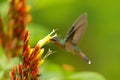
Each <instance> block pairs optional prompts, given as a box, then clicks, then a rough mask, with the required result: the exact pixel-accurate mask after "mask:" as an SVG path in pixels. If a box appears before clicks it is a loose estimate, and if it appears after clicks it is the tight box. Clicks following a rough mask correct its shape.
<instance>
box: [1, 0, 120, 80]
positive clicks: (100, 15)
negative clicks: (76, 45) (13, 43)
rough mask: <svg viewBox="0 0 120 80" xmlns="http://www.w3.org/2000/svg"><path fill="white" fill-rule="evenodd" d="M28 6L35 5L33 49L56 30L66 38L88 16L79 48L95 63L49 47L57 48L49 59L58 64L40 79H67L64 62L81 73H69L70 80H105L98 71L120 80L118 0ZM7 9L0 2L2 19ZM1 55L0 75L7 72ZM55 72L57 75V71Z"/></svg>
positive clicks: (51, 0) (45, 0)
mask: <svg viewBox="0 0 120 80" xmlns="http://www.w3.org/2000/svg"><path fill="white" fill-rule="evenodd" d="M29 3H30V4H31V5H32V6H31V7H32V10H31V14H32V16H33V17H32V18H33V19H32V23H31V24H30V25H29V26H28V29H29V30H30V35H31V37H30V44H31V45H32V46H34V45H35V44H36V43H37V41H38V40H39V39H41V38H43V37H44V36H46V35H47V34H48V33H49V32H50V31H51V30H52V29H53V28H54V29H58V30H57V33H58V35H60V36H61V37H64V36H65V33H66V32H67V30H68V29H69V28H70V26H71V25H72V23H73V22H74V20H75V19H76V18H77V17H78V16H79V15H80V14H81V13H83V12H87V13H88V28H87V31H86V33H85V35H84V37H83V39H82V40H81V43H80V48H81V50H82V51H83V52H84V53H85V54H86V55H87V56H89V58H90V59H91V61H92V64H91V65H87V64H85V63H84V62H83V61H81V60H80V59H78V57H77V56H75V55H72V54H68V53H66V52H65V51H63V50H61V49H59V48H57V47H55V46H51V47H50V48H51V49H55V51H56V53H55V54H54V55H52V56H50V58H49V59H50V60H51V61H52V62H53V63H54V62H55V64H53V65H54V66H52V67H50V65H52V63H51V62H49V65H47V66H48V68H45V70H44V71H46V72H41V73H42V74H41V80H47V79H48V80H50V79H51V78H52V79H51V80H60V79H61V80H64V79H65V80H67V79H66V78H65V76H64V75H65V74H66V72H64V70H62V69H61V67H60V64H62V63H70V64H72V65H74V66H75V68H76V70H78V71H79V72H80V73H76V72H74V73H70V74H69V77H68V76H67V78H69V80H70V79H72V80H74V79H75V80H77V79H78V80H79V79H81V80H82V79H83V80H84V79H85V80H90V79H91V77H92V78H93V77H94V78H95V80H105V79H104V78H103V76H101V75H99V73H96V72H100V73H102V75H104V76H105V78H106V79H108V80H119V74H120V69H119V68H120V62H119V61H120V58H119V56H120V54H119V53H120V50H119V45H120V37H119V36H120V24H119V22H120V20H119V19H120V10H119V9H120V5H119V3H120V1H119V0H115V1H112V0H111V1H110V0H99V1H98V0H59V1H57V0H34V1H33V0H29ZM6 9H7V3H6V1H4V0H2V2H0V11H1V12H2V16H3V18H5V15H6V14H7V10H6ZM1 54H2V52H1V50H0V76H1V75H2V74H3V73H2V72H4V70H5V68H4V66H5V64H4V62H5V55H3V54H2V55H1ZM1 59H2V60H1ZM56 63H58V64H59V65H57V64H56ZM51 68H52V69H51ZM47 69H50V70H47ZM54 69H55V70H56V71H58V72H55V71H54ZM52 71H53V72H52ZM81 71H85V72H81ZM86 71H92V72H86ZM94 71H95V73H94ZM46 73H47V74H46ZM52 76H54V77H52ZM53 78H54V79H53ZM86 78H87V79H86ZM89 78H90V79H89ZM97 78H100V79H97ZM92 80H94V79H92Z"/></svg>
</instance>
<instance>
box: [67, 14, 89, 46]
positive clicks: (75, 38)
mask: <svg viewBox="0 0 120 80" xmlns="http://www.w3.org/2000/svg"><path fill="white" fill-rule="evenodd" d="M86 27H87V13H83V14H82V15H81V16H79V18H78V19H77V20H76V21H75V22H74V24H73V25H72V27H71V29H70V30H69V31H68V33H67V36H66V42H67V41H71V42H72V43H73V44H76V45H77V44H78V42H79V40H80V38H81V36H82V35H83V33H84V32H85V30H86Z"/></svg>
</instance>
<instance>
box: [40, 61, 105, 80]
mask: <svg viewBox="0 0 120 80" xmlns="http://www.w3.org/2000/svg"><path fill="white" fill-rule="evenodd" d="M47 62H48V61H47ZM41 73H42V74H41V76H40V78H41V80H106V79H105V78H104V77H103V76H102V75H101V74H99V73H97V72H91V71H82V72H71V71H66V70H64V69H63V68H62V67H61V66H60V65H57V64H54V63H52V62H49V63H46V64H45V65H43V66H42V68H41Z"/></svg>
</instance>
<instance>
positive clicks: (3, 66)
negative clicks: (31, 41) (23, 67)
mask: <svg viewBox="0 0 120 80" xmlns="http://www.w3.org/2000/svg"><path fill="white" fill-rule="evenodd" d="M19 63H20V60H19V58H17V57H16V58H12V59H11V60H10V61H9V63H8V61H7V58H6V55H5V52H4V51H3V48H1V47H0V80H4V77H6V78H7V77H9V76H8V73H9V71H10V69H11V68H12V67H13V66H16V65H17V64H19ZM6 71H7V72H6ZM4 75H5V76H4ZM3 76H4V77H3Z"/></svg>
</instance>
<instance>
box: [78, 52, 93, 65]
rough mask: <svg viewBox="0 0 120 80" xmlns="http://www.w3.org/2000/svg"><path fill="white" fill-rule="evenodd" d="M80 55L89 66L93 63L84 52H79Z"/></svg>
mask: <svg viewBox="0 0 120 80" xmlns="http://www.w3.org/2000/svg"><path fill="white" fill-rule="evenodd" d="M78 55H79V56H80V57H81V58H82V59H83V60H84V61H85V62H87V63H88V64H91V61H90V60H89V59H88V58H87V56H86V55H85V54H84V53H83V52H81V51H79V52H78Z"/></svg>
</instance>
